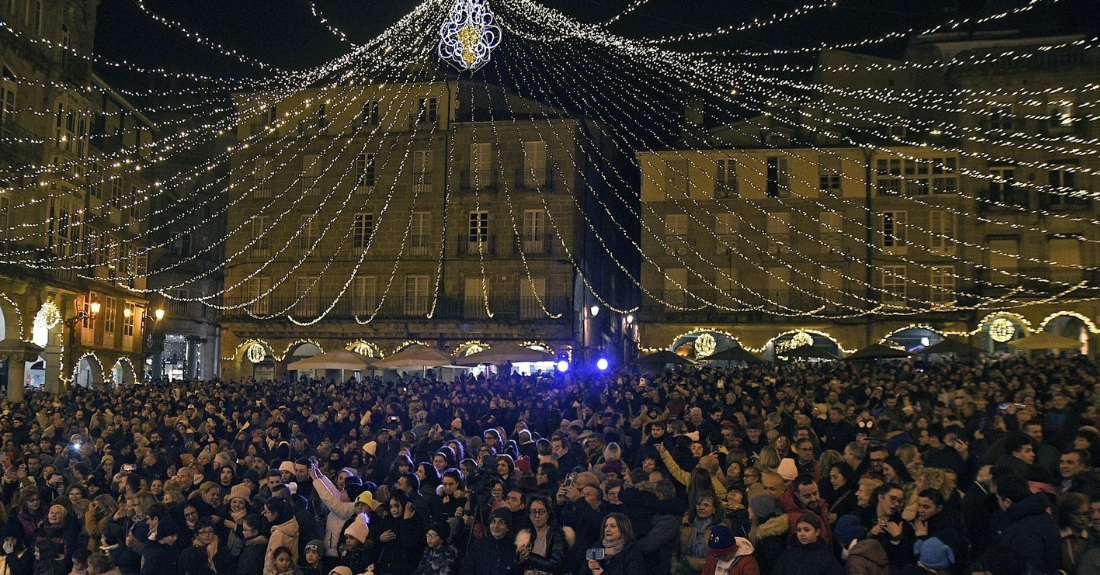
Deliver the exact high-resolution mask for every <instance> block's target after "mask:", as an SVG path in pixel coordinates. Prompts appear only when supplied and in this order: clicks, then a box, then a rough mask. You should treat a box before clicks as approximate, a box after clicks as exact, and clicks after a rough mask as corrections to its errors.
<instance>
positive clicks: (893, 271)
mask: <svg viewBox="0 0 1100 575" xmlns="http://www.w3.org/2000/svg"><path fill="white" fill-rule="evenodd" d="M881 278H882V283H881V287H882V304H883V305H885V306H888V307H906V302H907V301H908V294H907V293H906V275H905V266H883V267H882V272H881Z"/></svg>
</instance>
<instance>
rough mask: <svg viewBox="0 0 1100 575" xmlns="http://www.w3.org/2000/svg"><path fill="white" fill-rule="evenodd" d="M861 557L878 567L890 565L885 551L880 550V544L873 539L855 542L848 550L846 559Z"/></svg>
mask: <svg viewBox="0 0 1100 575" xmlns="http://www.w3.org/2000/svg"><path fill="white" fill-rule="evenodd" d="M857 556H858V557H862V558H864V559H866V560H868V561H870V562H871V563H874V564H875V565H878V566H879V567H885V566H886V565H888V564H889V563H890V559H889V558H888V557H887V556H886V550H885V549H883V548H882V543H879V542H878V541H876V540H874V539H862V540H860V541H856V544H855V545H853V546H852V548H851V549H849V550H848V557H849V558H851V557H857Z"/></svg>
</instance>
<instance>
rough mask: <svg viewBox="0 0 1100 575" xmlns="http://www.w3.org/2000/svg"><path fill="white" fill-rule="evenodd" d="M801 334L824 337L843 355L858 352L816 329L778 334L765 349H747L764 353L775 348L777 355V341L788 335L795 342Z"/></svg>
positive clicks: (766, 344)
mask: <svg viewBox="0 0 1100 575" xmlns="http://www.w3.org/2000/svg"><path fill="white" fill-rule="evenodd" d="M799 333H803V334H806V335H810V336H820V337H823V338H825V339H827V340H829V341H831V342H833V344H834V345H836V348H837V349H838V350H840V351H841V352H842V353H844V355H848V354H850V353H855V351H856V350H854V349H845V348H844V346H843V345H841V344H840V341H839V340H837V339H836V338H835V337H833V336H832V335H830V334H828V333H826V332H824V331H820V330H816V329H791V330H787V331H785V332H783V333H780V334H776V336H775V337H773V338H771V339H769V340H768V343H765V344H764V347H761V348H759V349H753V348H749V347H746V348H745V349H746V350H748V351H751V352H753V353H764V352H765V351H767V350H768V346H773V347H775V348H776V350H775V351H776V353H778V352H779V351H780V350H779V349H778V347H779V346H777V345H775V342H776V341H777V340H779V339H780V338H783V337H785V336H788V335H789V336H792V338H791V340H793V339H794V336H795V335H797V334H799ZM788 349H789V348H788Z"/></svg>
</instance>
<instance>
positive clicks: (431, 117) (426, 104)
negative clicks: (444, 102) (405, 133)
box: [416, 98, 439, 124]
mask: <svg viewBox="0 0 1100 575" xmlns="http://www.w3.org/2000/svg"><path fill="white" fill-rule="evenodd" d="M438 119H439V100H438V99H436V98H420V100H419V102H418V104H417V108H416V123H417V124H434V123H436V121H437V120H438Z"/></svg>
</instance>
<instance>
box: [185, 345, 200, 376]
mask: <svg viewBox="0 0 1100 575" xmlns="http://www.w3.org/2000/svg"><path fill="white" fill-rule="evenodd" d="M198 345H199V338H197V337H194V336H190V337H188V338H187V368H186V369H185V371H184V377H186V378H187V379H192V378H194V377H195V366H196V364H197V363H198V355H197V354H196V353H195V351H196V348H197V347H198Z"/></svg>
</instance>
